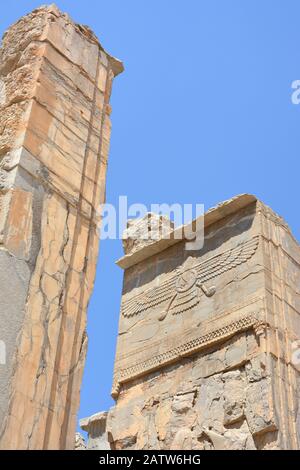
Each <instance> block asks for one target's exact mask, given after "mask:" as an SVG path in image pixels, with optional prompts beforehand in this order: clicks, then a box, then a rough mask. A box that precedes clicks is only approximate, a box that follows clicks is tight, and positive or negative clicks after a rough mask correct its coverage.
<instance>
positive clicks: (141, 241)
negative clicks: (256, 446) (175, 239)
mask: <svg viewBox="0 0 300 470" xmlns="http://www.w3.org/2000/svg"><path fill="white" fill-rule="evenodd" d="M173 229H174V223H173V222H172V221H171V220H170V219H169V218H168V217H166V216H164V215H161V214H154V213H153V212H148V213H147V214H146V215H145V216H144V217H141V218H138V219H129V220H128V221H127V228H126V229H125V230H124V232H123V248H124V253H125V254H132V253H134V252H136V251H139V250H141V249H143V248H144V247H146V246H148V245H151V244H152V243H153V241H155V240H160V239H161V238H163V237H164V236H167V235H168V234H170V232H171V231H172V230H173Z"/></svg>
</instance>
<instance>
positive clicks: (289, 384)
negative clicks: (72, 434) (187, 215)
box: [107, 195, 300, 450]
mask: <svg viewBox="0 0 300 470" xmlns="http://www.w3.org/2000/svg"><path fill="white" fill-rule="evenodd" d="M138 225H139V224H138ZM204 226H205V231H204V236H205V239H204V246H203V248H202V249H201V250H198V251H193V252H191V251H187V250H186V245H185V240H176V239H175V237H172V236H171V237H170V238H169V240H164V239H161V240H154V241H153V242H152V244H151V243H146V244H145V243H142V242H141V241H140V242H136V243H135V242H134V240H133V241H131V243H130V244H128V243H127V244H126V245H125V248H126V252H125V256H124V257H123V258H122V259H121V260H119V261H118V264H119V265H120V266H121V267H123V268H125V272H124V285H123V294H122V305H121V312H120V321H119V336H118V341H117V351H116V358H115V373H114V385H113V390H112V395H113V397H114V398H115V400H116V404H115V406H114V407H113V408H112V409H111V410H110V412H109V414H108V418H107V430H108V432H109V435H110V438H111V441H110V442H111V446H112V448H116V449H145V450H148V449H162V450H166V449H175V450H178V449H199V450H201V449H203V450H210V449H216V450H221V449H230V450H241V449H249V450H254V449H299V444H300V435H299V432H300V427H299V424H300V417H299V416H300V415H299V383H300V382H299V378H300V377H299V367H298V368H297V364H296V363H295V362H293V360H292V357H293V356H292V354H291V351H292V349H291V348H292V345H293V344H294V342H295V341H296V340H297V339H298V340H299V334H300V332H299V328H300V320H299V318H300V317H299V314H300V304H299V284H300V283H299V281H300V248H299V244H298V243H297V242H296V240H295V239H294V238H293V236H292V234H291V232H290V230H289V228H288V227H287V225H286V224H285V223H284V221H283V220H282V219H281V218H280V217H279V216H277V215H276V214H275V213H274V212H273V211H272V210H271V209H269V208H268V207H266V206H265V205H264V204H263V203H261V202H260V201H258V200H257V199H256V198H255V197H254V196H250V195H241V196H238V197H236V198H233V199H232V200H229V201H226V202H224V203H222V204H220V205H219V206H217V207H215V208H213V209H211V210H210V211H208V212H207V213H206V214H205V217H204ZM175 230H176V229H175ZM140 232H141V230H137V231H134V230H131V232H130V233H131V236H132V237H134V233H136V234H137V236H138V235H139V234H140Z"/></svg>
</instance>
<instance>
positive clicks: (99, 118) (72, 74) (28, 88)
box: [0, 5, 123, 449]
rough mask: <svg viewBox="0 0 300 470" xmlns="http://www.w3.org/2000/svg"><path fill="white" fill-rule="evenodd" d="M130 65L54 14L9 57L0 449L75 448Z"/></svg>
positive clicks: (3, 118)
mask: <svg viewBox="0 0 300 470" xmlns="http://www.w3.org/2000/svg"><path fill="white" fill-rule="evenodd" d="M122 69H123V68H122V64H121V63H120V62H119V61H118V60H116V59H114V58H113V57H111V56H110V55H109V54H108V53H107V52H106V51H104V49H103V48H102V46H101V45H100V44H99V42H98V40H97V38H96V37H95V36H94V34H93V33H92V32H91V31H90V30H89V28H87V27H86V26H81V25H78V24H75V23H74V22H73V21H72V20H71V19H70V18H69V16H68V15H66V14H62V13H61V12H60V11H59V10H58V9H57V8H56V7H55V6H54V5H52V6H48V7H41V8H38V9H37V10H34V11H33V12H32V13H31V14H29V15H27V16H25V17H24V18H21V19H20V20H19V21H18V22H17V23H16V24H14V25H13V26H11V28H9V30H8V31H7V32H6V33H5V35H4V37H3V42H2V48H1V50H0V282H1V289H0V340H1V341H2V343H1V344H5V347H6V361H5V362H6V363H5V364H1V363H0V448H5V449H73V448H74V438H75V429H76V420H77V410H78V405H79V392H80V385H81V378H82V372H83V366H84V361H85V355H86V346H87V336H86V332H85V329H86V310H87V304H88V301H89V298H90V295H91V292H92V289H93V284H94V278H95V269H96V261H97V254H98V245H99V236H98V224H99V213H98V208H99V205H100V204H101V203H103V202H104V198H105V177H106V168H107V158H108V150H109V140H110V128H111V123H110V112H111V108H110V105H109V99H110V94H111V88H112V82H113V78H114V77H115V76H116V75H117V74H118V73H120V72H121V71H122Z"/></svg>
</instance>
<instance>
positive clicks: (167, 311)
mask: <svg viewBox="0 0 300 470" xmlns="http://www.w3.org/2000/svg"><path fill="white" fill-rule="evenodd" d="M122 70H123V67H122V64H121V62H119V61H118V60H117V59H114V58H113V57H111V56H110V55H109V54H108V53H107V52H106V51H104V49H103V48H102V46H101V45H100V44H99V42H98V40H97V38H96V37H95V36H94V34H93V33H92V32H91V31H90V29H89V28H88V27H86V26H81V25H78V24H75V23H74V22H73V21H72V20H71V19H70V18H69V16H68V15H66V14H62V13H61V12H60V11H59V10H58V9H57V8H56V7H55V6H54V5H51V6H47V7H41V8H39V9H37V10H34V11H33V12H32V13H31V14H29V15H27V16H25V17H24V18H21V19H20V20H19V21H18V22H17V23H16V24H15V25H13V26H12V27H11V28H10V29H9V30H8V31H7V33H6V34H5V35H4V38H3V42H2V48H1V50H0V110H1V114H0V245H1V246H0V258H1V261H0V263H1V264H0V279H1V291H0V341H1V349H0V353H1V356H0V392H1V393H0V448H1V449H73V448H75V449H77V450H85V449H115V450H118V449H145V450H147V449H162V450H164V449H175V450H176V449H180V450H181V449H187V450H190V449H207V450H208V449H299V447H300V445H299V444H300V410H299V402H300V397H299V395H300V374H299V371H300V365H299V362H300V361H299V348H300V343H299V338H300V317H299V315H300V300H299V299H300V296H299V285H300V248H299V244H298V243H297V241H296V240H295V239H294V238H293V236H292V234H291V232H290V230H289V228H288V226H287V225H286V224H285V222H284V221H283V220H282V219H281V218H280V217H279V216H278V215H276V214H275V213H274V212H273V211H272V210H271V209H269V208H268V207H267V206H265V205H264V204H263V203H262V202H260V201H259V200H257V199H256V198H255V197H254V196H251V195H246V194H244V195H241V196H238V197H235V198H233V199H231V200H229V201H226V202H224V203H222V204H220V205H219V206H217V207H215V208H213V209H211V210H209V211H208V212H207V213H206V214H205V216H204V229H205V232H204V234H205V239H204V246H203V248H202V249H201V250H197V251H187V250H186V249H185V240H180V239H178V238H176V237H175V236H173V235H174V232H175V230H176V229H175V228H174V227H173V226H172V224H170V223H169V222H168V221H167V220H166V219H165V218H163V217H159V216H156V221H157V223H158V227H159V228H166V227H167V229H166V230H168V231H169V232H170V236H169V237H168V238H165V237H160V236H157V237H155V240H149V239H146V237H143V234H145V233H147V232H148V229H149V220H150V221H151V219H152V218H153V217H154V218H155V216H153V215H151V214H150V215H147V217H146V218H145V219H143V220H139V221H136V222H131V223H130V224H129V226H128V229H127V233H126V235H127V236H126V240H125V241H124V250H125V254H124V257H123V258H121V259H120V260H119V261H118V264H119V266H120V267H121V268H122V269H124V285H123V294H122V304H121V312H120V322H119V335H118V342H117V351H116V358H115V371H114V381H113V388H112V396H113V398H114V399H115V405H114V406H113V407H112V408H111V409H110V410H108V411H107V412H101V413H96V414H95V415H93V416H91V417H89V418H86V419H83V420H81V423H80V424H81V427H82V429H83V430H85V431H87V432H88V442H87V443H85V442H84V440H83V439H82V437H81V436H80V434H76V435H75V428H76V416H77V410H78V404H79V392H80V384H81V378H82V371H83V366H84V361H85V354H86V346H87V337H86V332H85V328H86V310H87V305H88V301H89V298H90V295H91V292H92V289H93V283H94V277H95V267H96V261H97V254H98V246H99V240H98V234H97V227H98V224H99V214H98V208H99V205H100V204H101V203H102V202H104V199H105V176H106V167H107V158H108V150H109V139H110V128H111V123H110V117H109V116H110V112H111V109H110V105H109V99H110V94H111V87H112V81H113V78H114V77H115V76H116V75H118V74H119V73H120V72H122ZM158 232H159V231H158ZM75 437H76V438H75Z"/></svg>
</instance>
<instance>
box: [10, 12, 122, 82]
mask: <svg viewBox="0 0 300 470" xmlns="http://www.w3.org/2000/svg"><path fill="white" fill-rule="evenodd" d="M42 18H44V19H45V21H46V22H48V23H49V24H50V23H51V22H54V21H55V18H61V19H63V20H64V21H65V26H66V27H67V26H72V27H73V28H75V30H76V31H77V33H79V34H80V35H81V36H83V38H84V39H87V40H88V41H89V42H90V43H93V44H96V45H97V46H98V47H99V49H100V51H102V52H104V54H105V55H106V57H107V60H108V61H109V63H110V65H111V68H112V71H113V73H114V75H115V76H117V75H118V74H119V73H121V72H123V70H124V66H123V64H122V62H121V61H120V60H118V59H116V58H115V57H113V56H111V55H110V54H108V52H106V50H105V49H104V48H103V47H102V45H101V43H100V41H99V40H98V38H97V36H96V35H95V33H94V32H93V31H92V30H91V29H90V28H89V27H88V26H86V25H81V24H78V23H75V22H74V21H73V20H72V18H71V17H70V16H69V15H68V14H67V13H63V12H61V11H60V10H59V8H58V7H57V6H56V5H55V4H54V3H52V4H51V5H42V6H40V7H39V8H36V9H35V10H33V11H32V12H31V13H28V14H27V15H25V16H24V17H22V18H21V19H20V20H19V21H17V22H16V23H15V24H14V25H12V26H11V27H10V28H9V30H8V31H6V32H5V33H4V35H3V38H2V40H3V45H5V46H6V47H7V44H5V43H6V42H9V41H10V35H11V34H12V33H15V30H19V29H20V32H22V31H24V29H23V23H24V21H28V19H30V20H31V21H32V22H33V24H34V21H35V19H36V20H38V19H39V20H41V19H42ZM42 26H44V25H41V24H40V23H39V22H38V21H37V23H36V28H35V29H36V40H43V37H42V36H43V33H44V29H43V27H42ZM19 27H20V28H19ZM14 45H16V42H14ZM18 45H19V48H20V49H21V48H22V44H18Z"/></svg>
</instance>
